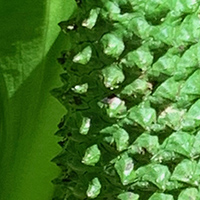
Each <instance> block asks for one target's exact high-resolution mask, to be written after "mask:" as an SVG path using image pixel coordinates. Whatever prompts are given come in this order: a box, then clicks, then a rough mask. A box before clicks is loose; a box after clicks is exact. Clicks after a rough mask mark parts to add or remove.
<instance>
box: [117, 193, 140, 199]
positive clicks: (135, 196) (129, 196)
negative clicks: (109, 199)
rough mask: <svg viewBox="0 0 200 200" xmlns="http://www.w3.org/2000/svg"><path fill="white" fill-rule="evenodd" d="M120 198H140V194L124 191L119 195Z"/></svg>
mask: <svg viewBox="0 0 200 200" xmlns="http://www.w3.org/2000/svg"><path fill="white" fill-rule="evenodd" d="M118 199H120V200H138V199H139V195H138V194H134V193H132V192H124V193H122V194H120V195H118Z"/></svg>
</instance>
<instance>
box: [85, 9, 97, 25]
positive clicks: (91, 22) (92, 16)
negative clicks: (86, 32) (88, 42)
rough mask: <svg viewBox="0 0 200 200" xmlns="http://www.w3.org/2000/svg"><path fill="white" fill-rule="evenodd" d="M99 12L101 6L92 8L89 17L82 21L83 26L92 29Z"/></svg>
mask: <svg viewBox="0 0 200 200" xmlns="http://www.w3.org/2000/svg"><path fill="white" fill-rule="evenodd" d="M99 12H100V8H96V9H91V10H90V14H89V17H88V18H87V19H85V20H84V21H83V22H82V26H84V27H87V28H89V29H92V28H93V27H94V26H95V24H96V21H97V18H98V15H99Z"/></svg>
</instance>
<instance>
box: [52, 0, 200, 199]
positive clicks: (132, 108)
mask: <svg viewBox="0 0 200 200" xmlns="http://www.w3.org/2000/svg"><path fill="white" fill-rule="evenodd" d="M77 3H78V9H77V10H76V13H75V14H74V16H73V18H71V20H68V21H63V22H61V23H60V26H61V28H62V30H63V31H64V32H65V33H66V34H67V35H69V36H70V38H71V43H72V48H71V51H63V52H62V56H61V57H60V58H59V59H58V60H59V62H60V63H61V64H62V66H63V69H64V70H65V72H64V73H63V74H61V79H62V82H63V86H62V87H60V88H57V89H54V90H53V91H52V94H53V95H54V96H55V97H57V98H58V100H59V101H60V102H61V103H62V104H63V105H64V106H65V107H66V109H67V114H66V115H65V116H64V117H63V119H62V121H61V122H60V124H59V130H58V131H57V133H56V135H58V136H61V137H62V141H60V145H61V146H62V147H63V150H62V152H61V153H60V154H59V155H58V156H57V157H55V158H54V160H53V161H54V162H55V163H56V164H57V165H58V166H60V168H61V169H62V174H61V176H60V177H58V178H57V179H55V180H54V183H55V184H56V185H57V190H56V193H55V198H54V199H55V200H64V199H65V200H67V199H70V200H77V199H95V198H96V199H104V200H105V199H108V200H111V199H121V200H138V199H140V200H146V199H149V200H158V199H159V200H173V199H178V200H188V199H196V200H197V199H200V192H199V183H200V178H199V172H200V162H199V155H200V150H199V145H200V140H199V139H200V132H199V125H200V114H199V112H200V100H199V96H200V84H199V83H200V69H199V56H198V54H199V49H200V43H199V38H200V31H199V30H200V29H199V28H200V20H199V11H200V10H199V9H200V3H199V1H189V0H186V1H182V0H166V1H165V0H157V1H154V0H146V1H145V0H144V1H140V0H99V1H91V0H82V1H77Z"/></svg>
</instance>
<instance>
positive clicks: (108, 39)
mask: <svg viewBox="0 0 200 200" xmlns="http://www.w3.org/2000/svg"><path fill="white" fill-rule="evenodd" d="M101 42H102V45H103V50H104V53H105V54H106V55H108V56H112V57H114V58H118V57H119V56H120V55H121V54H122V52H123V51H124V48H125V46H124V43H123V41H122V39H121V38H119V37H118V36H117V35H115V34H112V33H107V34H105V35H104V36H103V37H102V39H101Z"/></svg>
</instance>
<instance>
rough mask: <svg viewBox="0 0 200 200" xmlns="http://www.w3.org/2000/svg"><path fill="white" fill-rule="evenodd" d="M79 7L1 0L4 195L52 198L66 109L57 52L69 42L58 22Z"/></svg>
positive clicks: (6, 199)
mask: <svg viewBox="0 0 200 200" xmlns="http://www.w3.org/2000/svg"><path fill="white" fill-rule="evenodd" d="M74 9H75V3H74V1H73V0H37V1H36V0H32V1H25V0H18V1H16V0H9V1H8V0H1V2H0V24H1V31H0V199H1V200H50V199H51V198H52V194H53V190H54V186H53V184H52V183H51V180H52V179H54V178H55V177H56V176H57V175H58V174H59V168H58V167H57V166H56V165H55V164H54V163H51V162H50V160H51V159H52V158H53V157H54V156H55V155H56V154H57V153H58V152H59V151H60V148H59V146H58V145H57V141H58V139H59V138H56V137H55V136H54V132H55V131H56V130H57V124H58V123H59V120H60V118H61V117H62V115H63V114H64V113H65V109H64V108H63V107H62V106H61V104H59V102H57V100H56V99H55V98H54V97H52V96H51V95H50V93H49V91H50V90H51V89H53V88H55V87H57V86H60V85H61V82H60V80H59V74H60V73H61V72H62V69H61V67H60V65H59V64H58V63H57V60H56V58H57V57H58V56H59V54H60V51H61V50H63V49H66V48H68V46H69V41H68V40H67V38H66V36H64V34H62V33H60V28H59V26H58V25H57V24H58V23H59V22H60V21H62V20H66V19H67V18H68V17H69V16H70V15H71V14H72V12H73V10H74Z"/></svg>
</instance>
